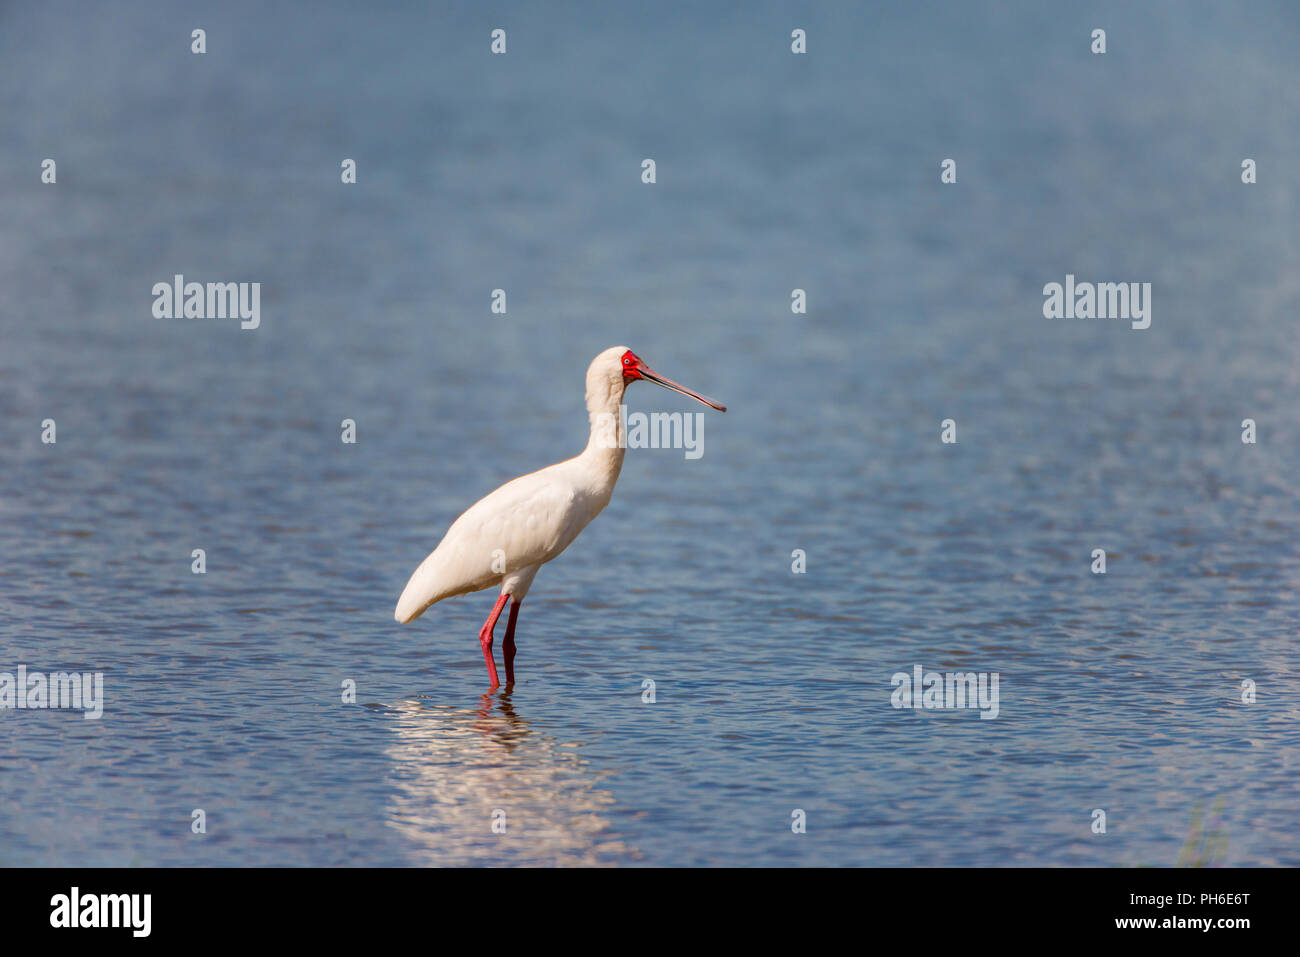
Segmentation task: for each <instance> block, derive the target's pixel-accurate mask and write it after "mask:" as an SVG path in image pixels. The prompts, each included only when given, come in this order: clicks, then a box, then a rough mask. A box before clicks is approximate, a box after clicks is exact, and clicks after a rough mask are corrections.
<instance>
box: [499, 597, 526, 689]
mask: <svg viewBox="0 0 1300 957" xmlns="http://www.w3.org/2000/svg"><path fill="white" fill-rule="evenodd" d="M522 604H523V602H520V601H513V600H512V601H511V602H510V619H509V620H508V621H507V622H506V640H505V641H503V642H502V643H501V654H502V656H503V657H504V658H505V660H506V684H508V685H512V684H514V683H515V622H516V621H518V620H519V606H520V605H522Z"/></svg>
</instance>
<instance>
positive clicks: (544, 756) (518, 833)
mask: <svg viewBox="0 0 1300 957" xmlns="http://www.w3.org/2000/svg"><path fill="white" fill-rule="evenodd" d="M382 710H383V713H384V715H385V717H387V718H389V719H391V720H392V724H393V730H394V731H395V732H396V734H394V736H393V738H392V743H391V744H390V745H389V746H388V748H387V754H388V757H389V758H390V759H391V760H392V762H393V770H392V774H391V783H392V784H393V787H394V797H393V799H392V801H391V803H390V806H389V808H388V816H389V821H388V823H389V825H390V826H391V827H393V828H396V829H397V830H398V831H399V832H400V833H401V835H402V836H403V838H404V839H405V840H406V841H407V842H408V843H409V845H410V846H411V847H412V848H413V852H414V855H415V857H416V858H417V860H418V862H420V863H425V864H431V865H442V866H452V865H457V864H531V865H582V866H593V865H613V864H619V863H622V862H625V861H627V860H629V859H631V858H635V857H637V856H639V855H637V853H636V852H635V851H634V850H632V849H630V848H629V847H628V846H627V845H625V844H624V843H623V842H622V841H620V840H619V839H618V837H617V836H615V835H614V834H612V833H610V830H609V822H608V821H607V820H606V819H605V818H604V817H603V816H602V813H601V812H602V811H604V810H605V809H607V808H608V807H609V806H610V805H611V804H613V803H614V798H613V796H612V795H611V794H610V793H609V792H608V791H605V790H602V789H600V788H598V787H596V777H597V776H596V775H595V774H593V772H592V771H591V769H590V768H589V767H588V765H587V763H586V762H585V761H583V760H582V759H581V758H580V757H579V756H578V754H577V752H576V751H575V750H574V747H573V746H571V745H565V744H563V743H561V742H559V741H557V740H555V739H554V738H552V737H550V736H549V735H545V734H541V733H540V732H537V731H534V730H532V729H530V728H529V727H528V722H527V721H525V720H524V719H523V718H521V717H519V716H518V715H517V714H516V713H515V711H514V707H513V706H512V704H511V702H510V698H509V696H508V695H502V696H501V697H500V698H499V699H494V698H493V697H492V696H491V695H484V696H483V699H482V704H481V706H480V707H479V708H477V709H473V710H471V709H468V708H456V707H452V706H450V705H433V704H427V703H425V702H423V701H421V700H419V699H408V700H405V701H399V702H398V703H396V704H393V705H388V706H383V708H382ZM494 815H495V818H494ZM503 815H504V816H503ZM494 819H495V820H496V821H497V822H498V823H497V829H498V830H500V828H501V824H502V823H504V833H494V830H493V822H494Z"/></svg>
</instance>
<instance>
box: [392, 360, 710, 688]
mask: <svg viewBox="0 0 1300 957" xmlns="http://www.w3.org/2000/svg"><path fill="white" fill-rule="evenodd" d="M638 379H644V380H645V381H646V382H653V383H655V384H656V385H661V386H663V387H664V388H666V389H671V390H672V391H674V392H680V393H681V394H682V395H686V396H690V397H691V398H692V399H695V400H697V401H699V402H703V403H704V404H705V405H707V406H711V407H712V408H715V409H717V410H718V411H719V412H726V411H727V407H726V406H724V405H723V404H722V403H721V402H714V401H713V400H712V399H708V398H705V397H704V396H702V395H700V394H699V393H698V392H693V391H691V390H690V389H688V388H686V386H684V385H680V384H678V383H676V382H674V381H672V380H671V379H665V378H664V377H663V376H661V375H659V374H658V373H657V372H655V371H653V370H652V369H651V368H650V367H649V366H648V365H646V364H645V362H643V361H642V360H641V358H640V357H639V356H637V355H636V353H634V352H633V351H632V350H631V349H628V348H627V347H626V346H615V347H614V348H612V349H606V350H605V351H604V352H602V353H601V354H600V355H598V356H596V358H595V359H593V360H592V362H591V365H590V366H588V367H587V415H588V418H590V420H591V437H590V438H589V439H588V441H587V447H586V448H585V449H584V450H583V452H582V454H581V455H578V456H575V457H574V458H571V459H567V460H565V461H563V462H559V463H556V464H555V465H551V466H548V467H547V468H544V469H542V470H541V471H539V472H533V473H531V474H530V475H524V476H521V477H520V478H517V479H515V480H514V481H512V482H507V483H506V484H505V485H503V486H501V487H500V488H499V489H497V490H496V491H495V492H493V493H492V494H491V495H488V496H486V497H485V498H481V499H479V500H478V501H477V502H476V503H474V504H473V505H471V506H470V507H469V509H468V510H466V511H465V513H464V514H463V515H461V517H460V518H458V519H456V521H454V522H452V525H451V528H449V529H447V534H446V535H444V536H443V537H442V541H441V542H439V543H438V547H437V548H435V549H434V550H433V551H432V552H430V553H429V557H428V558H426V559H425V560H424V561H422V562H421V563H420V567H419V568H417V569H416V570H415V573H414V574H413V575H411V580H410V581H408V582H407V583H406V587H405V588H404V589H402V597H401V598H399V599H398V600H397V610H396V611H395V612H394V614H393V617H394V618H396V619H397V620H398V621H399V622H401V623H402V624H406V623H407V622H409V621H414V620H415V619H416V618H419V617H420V616H421V615H422V614H424V611H425V609H426V608H428V607H429V606H430V605H432V604H433V603H434V602H438V601H442V600H443V599H444V598H452V597H454V596H456V595H464V594H466V593H468V592H472V591H482V590H483V589H484V588H491V587H493V586H494V585H500V586H501V593H500V594H499V595H498V596H497V601H496V604H495V605H493V606H492V613H491V614H490V615H488V619H487V621H486V622H484V624H483V627H482V628H481V629H479V633H478V640H479V644H480V645H481V646H482V648H483V659H484V661H486V662H487V670H488V677H490V678H491V679H492V687H493V688H495V687H497V685H499V684H500V682H499V681H498V680H497V666H496V662H495V661H494V660H493V659H492V630H493V629H494V628H495V627H496V623H497V618H499V617H500V615H501V610H502V609H503V608H504V607H505V604H506V600H507V599H509V600H510V620H509V621H508V622H507V624H506V639H505V642H504V643H503V645H502V652H503V656H504V658H505V665H506V681H507V682H510V683H512V684H513V683H514V680H515V622H516V620H517V619H518V618H519V606H520V604H521V603H522V602H523V600H524V596H525V595H527V594H528V588H529V586H530V585H532V583H533V577H534V576H535V575H536V574H537V570H538V569H539V568H541V567H542V566H543V565H544V564H546V563H547V562H549V561H550V560H551V559H552V558H554V557H555V556H556V555H559V554H560V552H562V551H564V550H565V549H566V548H568V547H569V543H570V542H572V541H573V540H574V539H575V538H577V537H578V533H579V532H581V531H582V530H583V529H584V528H586V527H587V525H588V523H590V522H591V520H592V519H594V518H595V517H596V516H597V515H599V514H600V512H601V510H602V509H603V508H604V507H605V506H606V505H608V504H609V499H610V496H612V495H613V494H614V483H615V482H617V481H618V473H619V471H620V470H621V469H622V468H623V452H624V446H625V444H626V438H625V437H624V436H623V435H622V434H621V432H620V430H621V429H622V428H623V418H622V416H620V415H619V405H620V404H621V403H622V401H623V393H624V391H625V390H626V389H627V387H628V385H630V384H631V383H633V382H636V381H637V380H638Z"/></svg>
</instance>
